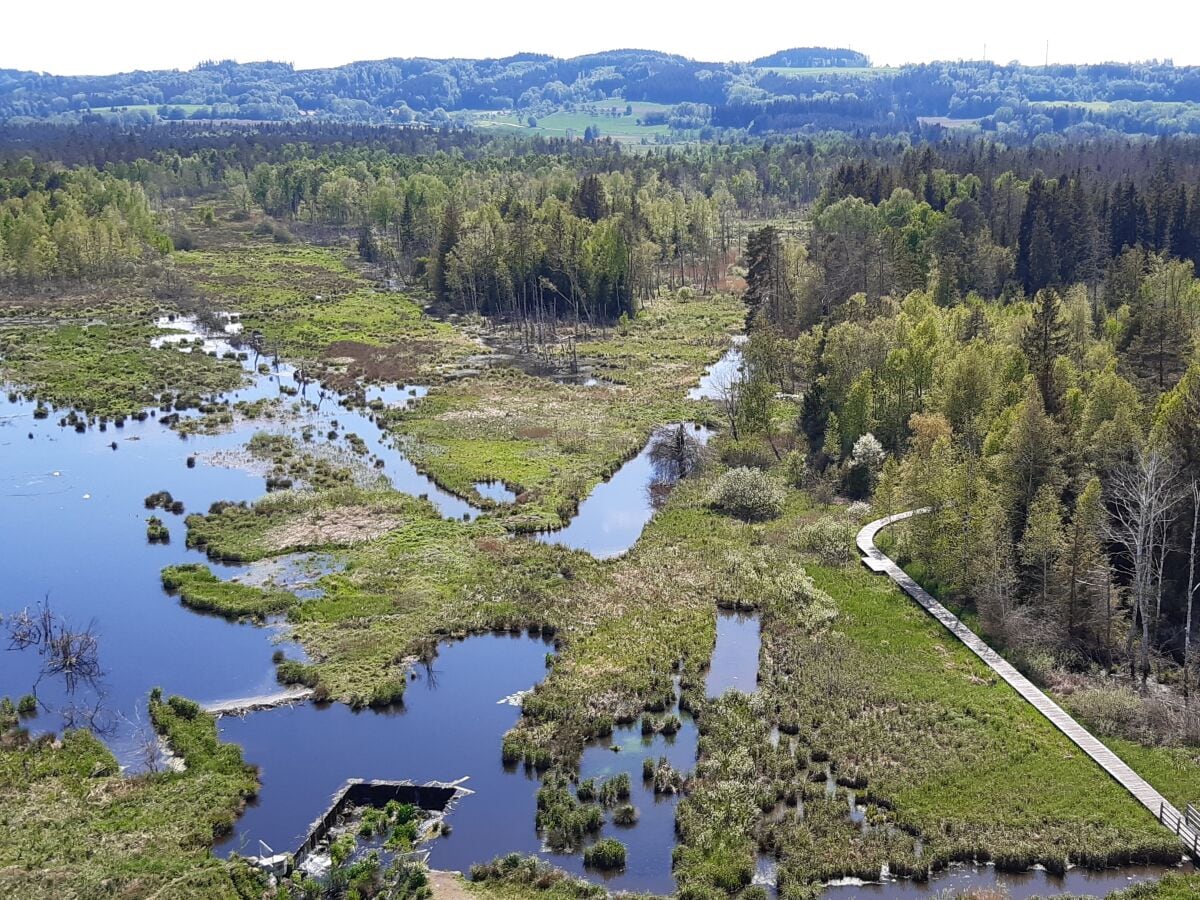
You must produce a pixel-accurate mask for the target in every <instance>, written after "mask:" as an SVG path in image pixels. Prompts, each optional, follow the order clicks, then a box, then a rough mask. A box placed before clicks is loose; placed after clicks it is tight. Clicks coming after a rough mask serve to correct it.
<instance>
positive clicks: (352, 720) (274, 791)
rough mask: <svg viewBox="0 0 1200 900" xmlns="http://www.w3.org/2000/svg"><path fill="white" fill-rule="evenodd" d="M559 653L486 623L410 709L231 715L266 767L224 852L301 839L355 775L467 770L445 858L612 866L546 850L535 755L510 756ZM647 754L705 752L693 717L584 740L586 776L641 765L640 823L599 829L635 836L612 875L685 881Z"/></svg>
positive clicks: (676, 761)
mask: <svg viewBox="0 0 1200 900" xmlns="http://www.w3.org/2000/svg"><path fill="white" fill-rule="evenodd" d="M549 651H550V645H549V644H547V643H545V642H544V641H542V640H539V639H535V638H532V637H523V636H510V635H480V636H476V637H472V638H468V639H467V640H465V641H459V642H452V643H446V644H443V645H442V646H441V648H440V650H439V653H438V656H437V658H436V659H435V660H434V663H433V670H432V677H431V676H430V674H429V673H427V672H426V671H425V670H424V669H421V668H417V669H416V670H415V672H414V674H415V675H416V676H417V677H416V678H415V679H414V680H412V681H410V682H409V685H408V691H407V693H406V695H405V698H404V703H403V706H402V707H401V708H399V709H395V710H389V711H384V712H374V711H364V712H358V713H356V712H353V711H351V710H350V709H349V708H347V707H345V706H340V705H333V706H328V707H324V708H319V707H317V706H314V705H312V704H306V705H303V706H296V707H291V708H281V709H275V710H267V711H263V712H258V713H254V714H252V715H250V716H247V717H246V718H245V719H239V718H223V719H221V720H220V729H221V734H222V737H223V738H224V739H225V740H229V741H234V742H236V743H239V744H241V745H242V746H243V747H244V749H245V756H246V759H248V760H249V761H250V762H254V763H259V764H260V765H262V766H263V771H262V791H261V793H260V795H259V797H258V799H257V801H256V802H255V803H254V804H252V805H251V806H250V807H249V808H248V809H247V810H246V812H245V814H244V815H243V816H242V817H241V818H240V819H239V820H238V822H237V825H236V830H235V832H234V833H233V834H232V835H231V836H230V837H229V838H228V839H227V840H225V841H224V842H223V843H222V844H221V846H220V847H219V852H221V853H222V854H225V853H229V852H234V851H237V852H241V853H257V852H258V841H260V840H262V841H265V842H266V843H267V844H268V845H269V846H271V847H272V848H274V849H275V850H276V851H282V850H284V849H294V848H295V847H296V846H297V845H299V843H300V841H301V840H302V838H303V837H304V835H305V833H306V832H307V829H308V826H309V825H310V824H311V823H312V821H313V820H314V819H316V818H317V816H318V815H320V813H322V812H323V811H324V810H325V808H326V806H327V805H328V804H329V801H330V798H331V797H332V795H333V794H334V793H335V792H336V790H337V789H338V788H339V787H340V786H341V784H342V783H343V782H344V781H345V780H346V779H347V778H366V779H371V778H383V779H409V780H412V781H416V782H425V781H457V780H458V779H461V778H464V777H466V778H467V780H466V781H465V782H463V786H464V787H466V788H468V789H469V790H471V791H474V793H473V794H472V795H471V796H468V797H464V798H463V799H462V800H461V801H460V802H459V803H458V805H457V806H456V807H455V808H454V810H453V812H452V813H451V815H450V817H449V823H450V825H451V826H452V832H451V834H450V836H449V837H445V838H438V839H436V840H435V841H433V842H432V843H431V844H429V845H428V849H430V851H431V857H430V864H431V865H432V866H434V867H435V868H441V869H457V870H460V871H466V870H468V869H469V868H470V866H471V865H472V864H473V863H476V862H480V861H486V860H489V859H492V858H493V857H495V856H498V855H501V854H504V853H509V852H513V851H520V852H522V853H537V854H540V855H541V856H543V857H544V858H546V859H549V860H551V861H552V862H554V864H555V865H558V866H560V867H562V868H565V869H567V870H569V871H572V872H575V873H577V874H590V875H592V876H593V877H600V876H599V873H586V872H585V869H584V867H583V864H582V858H581V855H580V854H578V853H569V854H564V853H552V852H550V851H549V850H546V849H544V848H543V846H542V842H541V840H540V838H539V836H538V834H537V832H536V830H535V828H534V821H535V814H536V793H537V788H538V781H537V779H536V778H535V777H534V776H532V775H531V774H529V773H528V772H526V770H525V769H524V767H523V766H511V767H505V766H504V764H503V763H502V761H501V757H500V744H501V739H502V737H503V735H504V733H505V732H506V731H507V730H508V729H510V728H511V727H512V726H513V725H515V724H516V722H517V720H518V718H519V716H520V709H519V707H518V706H516V705H514V702H513V699H512V695H513V694H516V693H517V692H520V691H525V690H529V689H531V688H532V687H533V686H534V685H535V684H537V683H538V682H539V681H541V680H542V678H544V677H545V674H546V654H547V653H548V652H549ZM516 702H519V699H518V700H517V701H516ZM611 746H618V747H619V749H618V751H616V752H614V751H613V750H612V749H611ZM646 756H653V757H655V758H656V759H657V758H658V757H659V756H667V757H668V758H669V759H670V760H671V761H672V764H673V765H674V766H675V767H676V768H678V769H680V770H684V771H686V770H690V769H691V768H692V766H693V765H694V763H695V758H696V731H695V728H694V726H693V725H692V723H691V721H690V719H685V721H684V727H683V729H682V730H681V731H680V733H679V734H678V735H676V736H675V738H674V740H673V741H668V740H667V739H666V738H664V737H663V736H661V735H657V736H654V737H653V738H643V737H642V736H641V733H640V724H635V725H633V726H631V727H630V728H627V729H621V730H619V731H618V732H616V733H615V734H614V736H613V737H612V738H611V739H610V740H608V741H604V742H603V743H600V744H596V745H594V746H590V747H588V748H587V749H586V750H585V752H584V755H583V759H582V763H581V777H582V778H590V777H596V778H604V777H608V776H610V775H613V774H616V773H618V772H626V773H628V774H629V776H630V780H631V782H632V786H633V790H632V794H631V798H630V802H632V803H633V804H634V805H635V806H636V807H637V808H638V810H639V812H640V818H639V821H638V822H637V824H636V825H634V826H631V827H624V826H618V825H615V824H613V823H612V821H611V817H609V821H607V822H606V824H605V826H604V828H603V831H602V833H601V835H599V836H601V837H606V836H613V837H616V838H618V839H619V840H621V841H623V842H625V843H626V844H627V845H628V847H629V854H628V861H627V865H626V868H625V870H624V871H623V872H620V873H615V874H613V875H611V876H606V878H605V880H606V882H607V883H608V884H609V886H610V887H612V888H613V889H614V890H637V891H653V892H658V893H669V892H671V891H672V890H674V879H673V878H672V877H671V849H672V847H673V846H674V844H675V803H676V798H675V797H673V796H672V797H659V798H656V797H655V795H654V792H653V790H652V789H651V788H650V787H649V786H647V785H644V784H643V782H642V760H643V758H644V757H646Z"/></svg>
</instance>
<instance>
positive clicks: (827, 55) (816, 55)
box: [750, 47, 871, 69]
mask: <svg viewBox="0 0 1200 900" xmlns="http://www.w3.org/2000/svg"><path fill="white" fill-rule="evenodd" d="M750 65H752V66H758V67H759V68H767V67H770V68H780V69H820V68H862V67H864V66H869V65H871V60H869V59H868V58H867V56H866V54H865V53H859V52H858V51H857V50H843V49H841V48H833V47H793V48H792V49H791V50H780V51H779V52H778V53H772V54H771V55H770V56H760V57H759V58H758V59H756V60H754V61H753V62H752V63H750Z"/></svg>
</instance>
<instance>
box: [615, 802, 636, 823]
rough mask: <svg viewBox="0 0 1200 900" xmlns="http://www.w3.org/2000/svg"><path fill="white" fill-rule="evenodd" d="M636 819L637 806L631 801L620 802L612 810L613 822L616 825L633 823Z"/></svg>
mask: <svg viewBox="0 0 1200 900" xmlns="http://www.w3.org/2000/svg"><path fill="white" fill-rule="evenodd" d="M637 820H638V811H637V807H636V806H634V805H633V804H632V803H622V804H621V805H620V806H618V807H617V808H616V809H615V810H614V811H613V823H614V824H617V825H634V824H636V823H637Z"/></svg>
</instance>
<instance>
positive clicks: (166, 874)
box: [0, 701, 262, 900]
mask: <svg viewBox="0 0 1200 900" xmlns="http://www.w3.org/2000/svg"><path fill="white" fill-rule="evenodd" d="M150 711H151V717H152V720H153V722H154V725H155V728H156V729H157V730H158V731H159V732H160V733H161V734H162V735H163V736H164V737H165V738H166V740H167V742H168V744H169V745H170V746H171V747H172V749H173V750H174V751H175V753H176V754H178V755H179V756H180V757H181V758H182V760H183V762H184V764H185V766H186V769H185V771H183V772H163V773H159V774H148V775H140V776H136V777H126V776H124V775H121V774H120V773H119V771H118V768H117V761H116V759H114V758H113V756H112V754H111V753H110V752H109V751H108V749H107V748H106V747H105V746H104V745H103V744H102V743H101V742H100V741H99V740H98V739H97V738H96V737H94V736H93V735H92V734H91V733H90V732H86V731H73V732H68V733H67V734H65V735H64V736H63V737H62V739H61V740H59V741H52V740H48V739H39V740H36V741H29V740H27V739H25V738H22V737H21V736H20V735H19V733H18V732H16V731H14V730H11V729H8V728H7V727H6V728H5V732H6V733H5V734H4V736H3V738H4V739H3V740H2V741H0V894H3V895H4V896H6V897H17V896H21V897H31V898H37V897H47V898H48V897H101V896H103V897H147V896H160V897H164V898H165V897H214V898H247V900H248V898H252V897H258V896H260V894H261V891H262V884H261V882H260V881H259V879H258V877H257V875H255V874H253V873H251V872H249V871H247V870H246V869H245V868H244V867H242V866H240V865H236V864H234V865H229V864H226V863H225V862H223V861H222V860H218V859H216V858H214V857H213V856H212V855H211V853H210V852H209V848H210V847H211V845H212V841H213V836H214V835H215V834H219V833H221V832H222V831H224V830H227V829H228V828H229V827H230V826H231V825H232V824H233V821H234V816H235V814H236V813H237V811H238V810H239V809H240V808H241V806H242V804H243V803H244V801H245V800H246V798H248V797H250V796H252V795H253V794H254V793H256V792H257V790H258V782H257V778H256V776H255V773H254V771H253V769H251V768H250V767H248V766H246V765H245V764H244V763H243V762H242V757H241V753H240V752H239V751H238V749H237V748H236V747H232V746H229V745H222V744H220V743H219V742H218V740H217V736H216V725H215V723H214V721H213V719H212V717H211V716H208V715H206V714H205V713H202V712H198V711H197V710H196V709H195V707H194V705H192V704H189V703H187V702H183V703H180V702H179V701H174V702H173V703H172V704H167V703H158V702H154V701H152V702H151V710H150Z"/></svg>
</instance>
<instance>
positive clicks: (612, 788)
mask: <svg viewBox="0 0 1200 900" xmlns="http://www.w3.org/2000/svg"><path fill="white" fill-rule="evenodd" d="M598 796H599V798H600V802H601V803H602V804H604V805H605V806H615V805H616V803H617V801H618V800H627V799H629V776H628V775H627V774H626V773H624V772H621V773H620V774H619V775H614V776H613V777H612V778H607V779H605V781H604V783H603V784H601V785H600V792H599V795H598Z"/></svg>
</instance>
